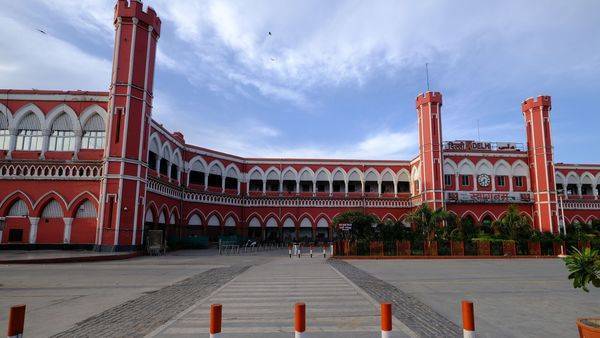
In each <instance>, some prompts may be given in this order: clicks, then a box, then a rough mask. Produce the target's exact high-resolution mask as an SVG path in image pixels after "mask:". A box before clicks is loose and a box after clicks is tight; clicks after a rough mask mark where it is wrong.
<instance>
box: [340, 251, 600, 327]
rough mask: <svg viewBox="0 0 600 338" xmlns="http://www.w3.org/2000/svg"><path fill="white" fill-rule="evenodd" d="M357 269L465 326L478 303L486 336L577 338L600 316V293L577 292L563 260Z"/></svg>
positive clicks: (395, 263) (403, 263) (387, 264)
mask: <svg viewBox="0 0 600 338" xmlns="http://www.w3.org/2000/svg"><path fill="white" fill-rule="evenodd" d="M350 263H352V264H353V265H354V266H356V267H358V268H360V269H362V270H364V271H366V272H369V273H370V274H371V275H372V276H374V277H377V278H380V279H382V280H384V281H387V282H389V283H390V284H392V285H394V286H396V287H397V288H399V289H401V290H403V291H404V292H406V293H408V294H410V295H412V296H415V297H416V298H418V299H419V300H421V301H422V302H424V303H426V304H427V305H429V306H430V307H431V308H432V309H434V310H435V311H437V312H438V313H440V314H442V315H444V316H445V317H446V318H448V319H450V320H452V321H454V322H455V323H457V324H460V321H461V317H460V311H461V310H460V301H461V299H469V300H472V301H473V302H474V303H475V317H476V318H475V327H476V329H477V331H478V333H479V334H480V336H486V337H575V336H576V335H577V327H576V325H575V319H576V318H577V317H583V316H596V317H598V316H600V290H598V289H595V290H592V289H590V293H585V292H583V291H581V290H575V289H573V287H572V285H571V284H570V281H569V280H568V279H567V275H568V272H567V270H566V268H565V266H564V263H563V262H562V260H560V259H512V260H506V259H485V260H447V259H445V260H385V261H384V260H381V261H372V260H355V261H350Z"/></svg>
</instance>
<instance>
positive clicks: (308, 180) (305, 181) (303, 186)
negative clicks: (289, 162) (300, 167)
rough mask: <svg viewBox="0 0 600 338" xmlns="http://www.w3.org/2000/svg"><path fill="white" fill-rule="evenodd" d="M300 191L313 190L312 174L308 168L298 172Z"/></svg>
mask: <svg viewBox="0 0 600 338" xmlns="http://www.w3.org/2000/svg"><path fill="white" fill-rule="evenodd" d="M300 191H301V192H313V174H312V173H311V172H310V171H308V170H305V171H303V172H302V174H300Z"/></svg>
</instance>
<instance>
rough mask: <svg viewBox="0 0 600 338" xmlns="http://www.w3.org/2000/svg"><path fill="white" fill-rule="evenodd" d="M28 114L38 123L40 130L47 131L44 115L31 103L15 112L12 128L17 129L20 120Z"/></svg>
mask: <svg viewBox="0 0 600 338" xmlns="http://www.w3.org/2000/svg"><path fill="white" fill-rule="evenodd" d="M29 113H33V114H34V115H35V116H36V117H37V118H38V120H39V122H40V127H41V130H44V129H47V128H46V117H45V116H44V113H43V112H42V110H41V109H40V108H39V107H38V106H36V105H35V104H33V103H28V104H26V105H24V106H23V107H21V108H20V109H19V110H17V112H16V113H15V115H14V117H13V126H12V127H13V128H14V129H17V128H18V127H19V124H20V123H21V120H22V119H23V118H24V117H25V116H27V115H28V114H29Z"/></svg>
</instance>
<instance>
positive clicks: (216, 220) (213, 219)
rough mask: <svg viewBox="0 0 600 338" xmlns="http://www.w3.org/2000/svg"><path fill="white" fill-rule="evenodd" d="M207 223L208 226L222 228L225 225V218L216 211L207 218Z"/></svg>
mask: <svg viewBox="0 0 600 338" xmlns="http://www.w3.org/2000/svg"><path fill="white" fill-rule="evenodd" d="M206 219H207V221H206V223H207V225H208V226H221V225H222V224H223V217H221V214H219V213H218V212H216V211H213V212H211V213H210V214H208V216H206Z"/></svg>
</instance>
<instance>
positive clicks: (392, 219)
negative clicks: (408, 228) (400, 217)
mask: <svg viewBox="0 0 600 338" xmlns="http://www.w3.org/2000/svg"><path fill="white" fill-rule="evenodd" d="M388 219H389V220H391V221H392V222H394V223H395V222H396V221H397V219H396V217H395V216H394V215H392V214H391V213H389V212H388V213H386V214H385V215H383V217H381V220H382V221H383V222H385V221H386V220H388Z"/></svg>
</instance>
